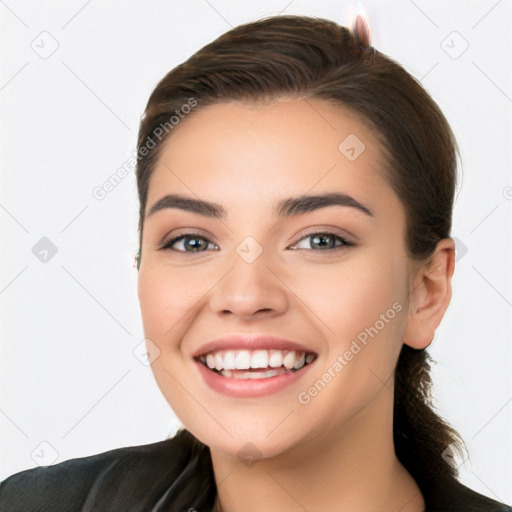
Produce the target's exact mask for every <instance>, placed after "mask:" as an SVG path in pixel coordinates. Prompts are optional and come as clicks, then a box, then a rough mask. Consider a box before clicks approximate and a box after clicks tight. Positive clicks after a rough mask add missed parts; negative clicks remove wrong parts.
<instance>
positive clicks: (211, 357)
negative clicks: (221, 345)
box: [201, 350, 315, 371]
mask: <svg viewBox="0 0 512 512" xmlns="http://www.w3.org/2000/svg"><path fill="white" fill-rule="evenodd" d="M314 358H315V356H314V355H313V354H306V353H305V352H296V351H295V350H220V351H218V352H210V353H209V354H207V355H206V356H201V361H203V362H206V364H207V366H208V367H209V368H211V369H214V368H215V369H216V370H218V371H221V370H248V369H249V368H267V367H269V366H270V367H271V368H279V367H280V366H284V367H285V368H286V369H288V370H291V369H292V368H294V369H296V370H298V369H300V368H302V367H303V366H304V365H305V364H306V363H310V362H311V361H313V359H314Z"/></svg>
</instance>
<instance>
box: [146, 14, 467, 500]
mask: <svg viewBox="0 0 512 512" xmlns="http://www.w3.org/2000/svg"><path fill="white" fill-rule="evenodd" d="M360 39H361V38H360ZM362 40H365V38H364V37H363V38H362ZM368 41H369V40H368ZM284 98H315V99H319V100H324V101H326V102H329V103H331V104H332V105H335V106H339V107H342V108H345V109H350V110H352V111H354V112H355V113H357V114H358V115H359V117H360V118H361V119H362V120H363V121H365V122H366V123H368V125H369V126H370V127H371V129H372V130H373V131H374V132H375V134H376V135H377V136H378V138H379V140H380V141H381V143H382V146H383V148H384V150H385V152H386V155H387V169H386V178H387V179H388V181H389V183H390V185H391V186H392V188H393V189H394V191H395V193H396V194H397V196H398V197H399V198H400V200H401V202H402V204H403V206H404V208H405V212H406V218H407V233H406V242H407V248H408V251H409V253H410V256H411V257H413V258H417V259H426V258H428V257H429V256H430V255H431V254H432V252H433V251H434V249H435V247H436V244H437V242H438V241H439V240H441V239H443V238H446V237H449V236H450V230H451V215H452V207H453V200H454V192H455V183H456V169H457V162H456V154H457V153H458V148H457V144H456V141H455V138H454V136H453V133H452V131H451V129H450V127H449V125H448V122H447V121H446V119H445V117H444V116H443V114H442V112H441V110H440V109H439V107H438V106H437V104H436V103H435V102H434V101H433V100H432V98H431V97H430V95H429V94H428V93H427V92H426V91H425V89H423V87H422V86H421V84H420V83H419V82H418V81H417V80H416V79H415V78H414V77H412V76H411V75H410V74H409V73H407V72H406V71H405V69H404V68H403V67H402V66H400V65H399V64H398V63H397V62H395V61H394V60H392V59H390V58H389V57H387V56H386V55H384V54H382V53H380V52H378V51H377V50H375V49H374V48H373V47H371V46H365V45H361V44H360V40H356V38H355V37H354V34H353V32H352V31H351V30H350V29H347V28H345V27H342V26H340V25H338V24H337V23H335V22H333V21H330V20H325V19H319V18H313V17H305V16H291V15H290V16H275V17H270V18H265V19H262V20H259V21H256V22H252V23H248V24H245V25H240V26H238V27H235V28H234V29H232V30H230V31H229V32H227V33H225V34H223V35H222V36H220V37H219V38H217V39H216V40H214V41H213V42H211V43H210V44H207V45H206V46H204V47H203V48H201V49H200V50H199V51H198V52H196V53H195V54H194V55H192V56H191V57H190V58H189V59H188V60H187V61H186V62H184V63H182V64H180V65H179V66H177V67H176V68H174V69H173V70H171V71H170V72H169V73H168V74H167V75H166V76H165V77H164V78H163V79H162V80H161V81H160V82H159V83H158V84H157V86H156V88H155V90H154V91H153V93H152V94H151V96H150V98H149V101H148V104H147V106H146V110H145V113H144V116H143V118H142V120H141V124H140V131H139V140H138V149H139V153H138V164H137V186H138V193H139V201H140V217H139V255H138V259H139V261H138V264H140V258H141V257H142V254H141V252H140V250H141V242H142V231H143V225H144V212H145V209H146V202H147V192H148V183H149V180H150V177H151V173H152V171H153V169H154V168H155V164H156V162H157V159H158V155H159V149H160V148H161V147H162V143H163V142H164V141H165V140H166V138H167V137H168V136H169V134H171V133H172V129H173V128H174V126H176V125H175V124H173V122H172V121H170V116H173V114H177V115H178V116H179V114H180V113H186V110H187V109H185V108H184V105H192V104H193V102H196V103H195V106H194V108H195V110H198V109H201V108H205V107H206V106H209V105H212V104H215V103H220V102H228V101H247V102H253V103H254V102H266V101H278V100H280V99H284ZM188 110H189V111H190V108H188ZM190 115H193V113H191V114H190ZM175 117H176V116H175ZM179 117H183V116H179ZM178 122H179V121H178ZM162 127H164V130H163V129H162ZM163 131H165V132H166V133H165V134H163ZM155 139H158V141H155ZM150 141H153V142H155V144H154V147H152V148H151V151H147V150H146V151H144V153H145V154H144V155H142V154H141V149H143V148H144V147H146V148H147V147H148V146H149V144H148V143H149V142H150ZM152 146H153V144H152ZM429 359H430V358H429V356H428V354H427V352H426V351H425V350H415V349H412V348H410V347H408V346H407V345H404V346H403V347H402V351H401V353H400V356H399V359H398V362H397V366H396V369H395V391H394V393H395V398H394V422H393V434H394V443H395V451H396V454H397V457H398V459H399V460H400V461H401V462H402V464H403V465H404V466H405V467H406V468H407V470H408V471H409V472H410V473H411V475H412V476H413V477H414V478H415V480H416V481H417V483H418V485H419V486H420V488H421V489H422V490H423V491H425V490H427V489H429V488H431V486H432V485H435V483H436V482H439V480H440V479H441V480H443V481H448V480H452V479H455V477H456V476H457V471H456V469H455V467H454V465H453V464H451V463H449V461H447V460H446V459H448V457H446V453H447V451H448V453H449V451H450V449H451V448H450V445H451V447H454V448H455V449H456V450H458V451H461V446H460V441H461V440H460V438H459V436H458V434H457V433H456V432H455V431H454V430H453V429H452V428H451V427H450V426H449V425H448V424H447V423H446V422H445V421H444V420H443V419H442V418H441V417H440V416H439V415H437V414H436V412H435V411H434V409H433V407H432V397H431V389H430V388H431V380H430V374H429V372H430V365H429ZM197 443H199V441H197Z"/></svg>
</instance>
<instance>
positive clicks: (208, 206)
mask: <svg viewBox="0 0 512 512" xmlns="http://www.w3.org/2000/svg"><path fill="white" fill-rule="evenodd" d="M327 206H347V207H350V208H356V209H357V210H359V211H361V212H363V213H365V214H366V215H368V216H369V217H373V213H372V211H371V210H370V209H369V208H368V207H367V206H365V205H363V204H361V203H360V202H359V201H357V200H356V199H354V198H353V197H352V196H349V195H348V194H342V193H339V192H331V193H327V194H317V195H304V196H299V197H289V198H287V199H282V200H281V201H279V202H278V203H277V205H275V207H274V209H273V214H274V215H275V216H278V217H291V216H293V215H300V214H302V213H307V212H312V211H314V210H319V209H320V208H325V207H327ZM165 208H178V209H181V210H185V211H189V212H193V213H197V214H199V215H203V216H205V217H213V218H216V219H222V218H225V217H226V215H227V213H226V210H225V208H224V207H223V206H222V205H220V204H218V203H213V202H210V201H204V200H202V199H195V198H192V197H187V196H183V195H179V194H169V195H166V196H164V197H162V198H161V199H159V200H158V201H157V202H156V203H155V204H154V205H153V206H152V207H151V208H150V210H149V212H148V214H147V218H149V217H151V216H152V215H153V214H154V213H156V212H157V211H159V210H163V209H165Z"/></svg>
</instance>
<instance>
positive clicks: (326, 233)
mask: <svg viewBox="0 0 512 512" xmlns="http://www.w3.org/2000/svg"><path fill="white" fill-rule="evenodd" d="M318 235H321V236H332V237H334V238H335V239H338V240H339V241H340V242H341V244H340V245H338V246H337V247H334V248H328V249H306V250H312V251H315V252H324V251H331V252H332V251H338V250H340V249H345V248H348V247H353V246H355V245H356V244H354V243H353V242H350V241H349V240H347V239H346V238H343V237H342V236H340V235H336V234H335V233H331V232H329V231H314V232H312V233H308V234H306V235H304V236H303V237H302V238H300V239H299V240H298V241H297V242H296V243H294V244H292V245H291V246H290V247H292V246H296V245H298V244H299V242H301V241H302V240H304V239H306V238H312V237H314V236H318ZM185 238H189V239H192V240H194V239H200V240H204V241H206V242H209V243H212V242H210V240H208V238H206V237H204V236H203V235H200V234H199V233H184V234H182V235H179V236H177V237H175V238H172V239H171V240H168V241H167V242H164V243H163V244H162V246H161V247H160V250H162V251H165V250H173V251H176V252H182V253H185V254H187V253H188V254H198V253H201V252H206V251H182V250H178V249H174V248H173V247H172V246H173V245H174V244H175V243H176V242H178V241H179V240H182V239H185ZM214 245H215V244H214ZM293 250H297V249H293ZM299 250H304V249H299Z"/></svg>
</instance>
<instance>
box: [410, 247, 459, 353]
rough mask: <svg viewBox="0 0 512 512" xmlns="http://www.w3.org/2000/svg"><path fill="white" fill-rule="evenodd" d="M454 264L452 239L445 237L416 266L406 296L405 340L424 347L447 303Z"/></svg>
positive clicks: (441, 316)
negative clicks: (424, 260)
mask: <svg viewBox="0 0 512 512" xmlns="http://www.w3.org/2000/svg"><path fill="white" fill-rule="evenodd" d="M454 268H455V242H454V241H453V239H451V238H444V239H442V240H440V241H439V242H438V243H437V246H436V249H435V251H434V253H433V254H432V256H431V257H430V258H429V259H428V261H426V262H425V263H424V264H422V265H421V266H420V268H419V269H418V270H417V272H416V275H415V279H414V282H413V283H412V291H411V293H410V297H409V311H408V313H407V324H406V328H405V333H404V343H405V344H406V345H409V346H410V347H412V348H415V349H423V348H426V347H428V346H429V345H430V343H432V340H433V339H434V334H435V331H436V329H437V327H438V326H439V324H440V323H441V320H442V318H443V316H444V314H445V312H446V310H447V308H448V305H449V304H450V299H451V296H452V283H451V282H452V276H453V271H454Z"/></svg>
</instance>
